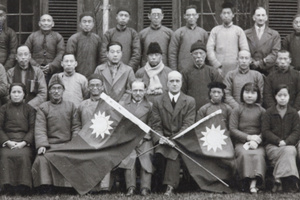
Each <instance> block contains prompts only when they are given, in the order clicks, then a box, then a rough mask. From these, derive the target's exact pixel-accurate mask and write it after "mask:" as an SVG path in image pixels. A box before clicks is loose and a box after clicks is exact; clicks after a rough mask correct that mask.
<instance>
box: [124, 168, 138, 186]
mask: <svg viewBox="0 0 300 200" xmlns="http://www.w3.org/2000/svg"><path fill="white" fill-rule="evenodd" d="M125 181H126V188H127V189H128V188H130V187H135V188H136V167H135V166H134V167H133V169H125Z"/></svg>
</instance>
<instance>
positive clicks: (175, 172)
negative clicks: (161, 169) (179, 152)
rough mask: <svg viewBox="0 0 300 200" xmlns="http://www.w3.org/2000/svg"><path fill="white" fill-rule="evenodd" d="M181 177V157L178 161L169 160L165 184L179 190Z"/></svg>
mask: <svg viewBox="0 0 300 200" xmlns="http://www.w3.org/2000/svg"><path fill="white" fill-rule="evenodd" d="M179 175H180V159H179V156H178V157H177V158H176V160H171V159H167V163H166V169H165V177H164V182H163V184H165V185H171V186H173V187H174V188H177V187H178V185H179Z"/></svg>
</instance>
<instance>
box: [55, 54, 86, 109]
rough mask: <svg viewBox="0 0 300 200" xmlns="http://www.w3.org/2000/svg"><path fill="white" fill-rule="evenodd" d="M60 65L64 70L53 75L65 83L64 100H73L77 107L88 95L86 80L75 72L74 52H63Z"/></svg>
mask: <svg viewBox="0 0 300 200" xmlns="http://www.w3.org/2000/svg"><path fill="white" fill-rule="evenodd" d="M61 66H62V68H63V70H64V71H63V72H61V73H58V74H54V75H53V76H59V78H60V79H61V80H62V82H63V83H64V85H65V92H64V95H63V98H64V100H66V101H71V102H73V103H74V105H75V106H76V108H77V107H78V106H79V104H80V103H81V102H82V101H83V100H84V99H86V98H87V97H88V94H89V91H88V88H87V86H88V81H87V79H86V78H85V76H83V75H82V74H80V73H77V72H75V68H76V67H77V61H76V59H75V55H74V54H70V53H69V54H65V55H64V56H63V59H62V61H61ZM51 79H52V78H51Z"/></svg>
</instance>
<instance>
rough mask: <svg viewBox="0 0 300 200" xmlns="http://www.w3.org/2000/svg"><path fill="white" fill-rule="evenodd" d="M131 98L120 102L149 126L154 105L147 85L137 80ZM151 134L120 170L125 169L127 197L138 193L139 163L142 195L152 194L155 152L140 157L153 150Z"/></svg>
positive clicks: (121, 165)
mask: <svg viewBox="0 0 300 200" xmlns="http://www.w3.org/2000/svg"><path fill="white" fill-rule="evenodd" d="M131 92H132V93H131V97H130V98H128V99H126V100H125V101H123V102H120V104H121V105H123V106H124V108H126V109H127V110H128V111H129V112H131V113H132V114H133V115H135V116H136V117H137V118H139V119H140V120H142V121H143V122H144V123H146V124H149V120H150V115H151V111H152V104H151V103H150V102H149V101H148V100H147V99H146V98H145V94H146V85H145V83H144V82H142V81H141V80H135V81H134V82H132V84H131ZM152 146H153V145H152V140H151V134H150V133H147V134H146V135H145V136H144V138H143V140H142V141H141V142H140V143H139V145H138V146H137V147H136V148H135V149H134V150H133V151H132V152H131V154H130V155H129V156H128V157H127V158H125V159H124V160H123V161H122V163H121V164H120V166H119V168H123V169H125V182H126V188H127V193H126V196H132V195H134V194H135V193H136V172H137V170H136V169H137V167H136V165H137V163H140V166H141V167H140V178H141V182H140V183H141V184H140V193H141V195H142V196H147V195H149V194H150V192H151V177H152V173H153V171H154V168H153V166H152V163H151V158H152V155H153V150H152V151H148V152H147V153H145V154H144V155H142V156H140V157H138V155H139V154H141V153H142V152H146V151H147V150H149V149H151V148H152Z"/></svg>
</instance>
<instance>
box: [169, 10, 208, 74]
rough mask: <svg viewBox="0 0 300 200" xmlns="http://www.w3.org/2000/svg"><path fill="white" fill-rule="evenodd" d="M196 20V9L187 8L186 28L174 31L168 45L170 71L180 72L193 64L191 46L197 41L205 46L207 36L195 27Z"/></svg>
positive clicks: (197, 16) (203, 31)
mask: <svg viewBox="0 0 300 200" xmlns="http://www.w3.org/2000/svg"><path fill="white" fill-rule="evenodd" d="M198 18H199V14H198V13H197V7H196V6H194V5H190V6H188V7H187V8H186V10H185V14H184V19H185V21H186V26H184V27H181V28H179V29H177V30H176V31H175V33H174V35H173V37H172V39H171V42H170V45H169V52H168V53H169V67H170V68H171V69H173V70H178V71H182V70H183V69H184V68H186V67H187V66H189V65H191V64H193V60H192V59H191V55H190V48H191V45H192V44H193V43H194V42H196V41H198V40H200V41H201V42H203V43H204V44H206V42H207V39H208V34H207V32H206V31H205V30H204V29H203V28H200V27H199V26H197V20H198Z"/></svg>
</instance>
